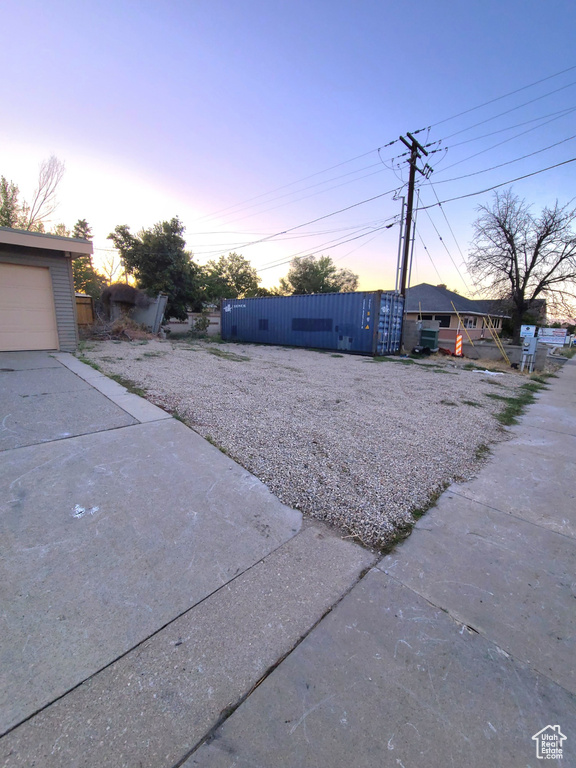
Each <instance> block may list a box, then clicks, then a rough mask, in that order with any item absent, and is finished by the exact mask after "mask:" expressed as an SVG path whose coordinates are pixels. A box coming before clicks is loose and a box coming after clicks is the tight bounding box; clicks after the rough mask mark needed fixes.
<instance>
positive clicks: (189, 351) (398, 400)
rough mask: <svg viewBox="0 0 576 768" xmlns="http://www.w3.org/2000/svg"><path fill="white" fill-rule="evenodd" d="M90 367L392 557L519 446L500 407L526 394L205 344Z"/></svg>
mask: <svg viewBox="0 0 576 768" xmlns="http://www.w3.org/2000/svg"><path fill="white" fill-rule="evenodd" d="M82 354H83V355H84V356H85V357H87V358H88V359H89V360H91V361H93V362H94V363H97V364H98V366H99V367H100V368H101V369H102V370H103V371H104V372H105V373H108V374H117V375H121V376H122V377H125V378H126V379H129V380H130V381H132V382H134V383H135V384H137V385H138V386H139V387H142V388H143V389H145V390H146V396H147V398H148V399H149V400H151V401H152V402H154V403H156V404H157V405H160V406H162V407H163V408H165V409H166V410H169V411H171V412H172V413H175V414H177V415H178V416H179V417H181V418H182V419H184V420H185V421H186V423H187V424H188V425H189V426H191V427H192V428H193V429H195V430H196V431H197V432H199V433H200V434H201V435H203V436H204V437H205V438H207V439H208V440H210V441H211V442H213V443H215V444H216V445H217V446H219V447H220V448H221V449H222V450H223V451H225V452H226V453H227V454H228V455H229V456H231V457H232V458H233V459H235V460H236V461H238V462H239V463H240V464H242V465H243V466H244V467H246V468H247V469H248V470H250V471H251V472H252V473H253V474H255V475H256V476H257V477H259V478H260V479H261V480H262V481H263V482H264V483H266V485H268V487H269V488H270V489H271V491H272V492H273V493H275V494H276V495H277V496H278V497H279V498H280V499H281V500H282V501H283V502H284V503H285V504H288V505H290V506H292V507H295V508H297V509H300V510H301V511H302V512H304V513H306V514H308V515H313V516H314V517H317V518H320V519H322V520H327V521H329V522H331V523H333V524H335V525H336V526H338V527H339V528H341V529H343V530H344V531H345V532H346V533H347V534H348V535H351V536H355V537H357V538H358V539H359V540H361V541H362V542H363V543H364V544H366V545H368V546H372V547H379V548H381V547H385V546H387V545H389V544H390V543H391V542H392V541H394V540H395V538H396V537H397V536H398V535H399V534H401V533H402V532H404V531H405V530H406V529H407V527H408V526H410V525H411V524H412V523H413V521H414V519H413V516H412V513H413V512H416V513H417V512H418V510H422V509H423V508H425V507H426V506H427V505H428V504H429V503H430V500H431V499H432V498H433V497H434V495H435V494H437V493H439V492H440V491H441V490H442V489H443V488H444V487H445V486H446V484H447V483H449V482H451V481H453V480H457V479H463V478H469V477H470V476H471V475H473V474H474V473H475V472H476V471H477V470H478V467H479V463H480V456H481V455H482V454H484V453H485V452H486V448H485V446H486V445H488V444H489V443H491V442H494V441H497V440H502V439H505V437H506V431H505V430H504V429H503V428H502V427H501V426H500V425H499V424H498V422H497V420H496V419H495V418H494V413H495V412H497V411H498V409H499V406H500V404H499V403H498V401H496V400H493V399H491V398H489V397H487V395H488V394H489V393H496V392H498V393H500V394H505V395H509V394H513V390H515V389H516V388H517V387H518V386H519V385H520V384H521V383H522V382H523V381H525V379H523V378H522V377H521V376H519V375H518V374H517V373H506V374H504V375H502V376H488V375H484V374H482V373H480V372H478V371H471V370H466V369H464V368H463V363H462V361H453V360H452V359H441V360H435V359H429V360H426V361H423V362H418V363H415V362H414V363H408V362H407V361H404V362H402V360H401V359H388V360H385V361H382V362H376V361H373V360H372V358H367V357H358V356H352V355H340V354H332V353H330V352H326V353H321V352H316V351H310V350H302V349H290V348H283V347H266V346H259V345H248V344H219V343H212V342H202V341H178V342H177V341H172V340H169V341H148V342H146V341H144V342H118V341H105V342H89V343H88V344H87V345H86V348H85V349H84V351H83V353H82ZM510 390H512V391H510Z"/></svg>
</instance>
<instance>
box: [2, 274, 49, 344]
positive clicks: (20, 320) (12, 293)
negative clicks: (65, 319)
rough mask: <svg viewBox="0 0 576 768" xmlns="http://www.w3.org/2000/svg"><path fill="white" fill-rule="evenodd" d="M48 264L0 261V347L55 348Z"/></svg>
mask: <svg viewBox="0 0 576 768" xmlns="http://www.w3.org/2000/svg"><path fill="white" fill-rule="evenodd" d="M58 346H59V345H58V329H57V327H56V312H55V311H54V299H53V297H52V280H51V278H50V270H49V269H48V268H47V267H24V266H21V265H19V264H0V349H1V350H2V351H4V352H10V351H13V350H18V349H58Z"/></svg>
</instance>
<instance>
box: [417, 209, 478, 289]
mask: <svg viewBox="0 0 576 768" xmlns="http://www.w3.org/2000/svg"><path fill="white" fill-rule="evenodd" d="M438 203H439V205H440V210H442V211H443V209H442V205H441V203H440V200H438ZM423 210H424V211H425V213H426V215H427V216H428V219H429V220H430V223H431V224H432V226H433V227H434V231H435V232H436V234H437V235H438V239H439V240H440V242H441V243H442V245H443V247H444V250H445V251H446V253H447V254H448V257H449V259H450V261H451V262H452V265H453V267H454V269H455V270H456V272H458V276H459V277H460V280H462V282H463V283H464V285H465V286H466V290H467V291H468V292H469V291H470V287H469V286H468V283H467V282H466V280H465V278H464V276H463V275H462V273H461V272H460V269H459V267H458V265H457V264H456V262H455V261H454V258H453V257H452V254H451V253H450V249H449V248H448V246H447V245H446V242H445V240H444V238H443V237H442V235H441V234H440V232H439V231H438V227H437V226H436V224H435V223H434V220H433V219H432V216H431V215H430V211H429V210H427V209H426V208H424V209H423ZM449 226H450V225H449ZM450 229H451V228H450ZM452 236H453V237H454V233H453V232H452ZM454 239H455V238H454ZM461 254H462V252H461Z"/></svg>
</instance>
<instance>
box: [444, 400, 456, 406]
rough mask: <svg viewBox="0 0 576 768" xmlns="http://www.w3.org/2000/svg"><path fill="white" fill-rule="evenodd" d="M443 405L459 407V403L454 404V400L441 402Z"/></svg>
mask: <svg viewBox="0 0 576 768" xmlns="http://www.w3.org/2000/svg"><path fill="white" fill-rule="evenodd" d="M440 404H441V405H458V403H454V402H453V401H452V400H440Z"/></svg>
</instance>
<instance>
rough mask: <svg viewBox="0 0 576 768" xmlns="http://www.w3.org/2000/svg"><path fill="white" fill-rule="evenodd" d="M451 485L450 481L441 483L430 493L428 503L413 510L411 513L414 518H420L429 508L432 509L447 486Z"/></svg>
mask: <svg viewBox="0 0 576 768" xmlns="http://www.w3.org/2000/svg"><path fill="white" fill-rule="evenodd" d="M449 485H450V483H449V482H444V483H441V484H440V486H439V487H438V488H437V489H436V490H435V491H433V492H432V493H431V494H430V496H429V497H428V501H427V502H426V504H424V505H423V506H421V507H417V508H416V509H413V510H412V511H411V515H412V517H413V518H414V520H419V519H420V518H421V517H423V516H424V515H425V514H426V512H428V510H429V509H432V507H435V506H436V504H437V502H438V499H439V498H440V496H442V494H443V493H444V491H445V490H446V488H448V486H449Z"/></svg>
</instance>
